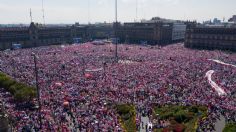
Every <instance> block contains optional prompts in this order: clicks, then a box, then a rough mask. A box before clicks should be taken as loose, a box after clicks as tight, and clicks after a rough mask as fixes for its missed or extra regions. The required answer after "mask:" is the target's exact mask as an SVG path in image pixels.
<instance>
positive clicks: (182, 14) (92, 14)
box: [0, 0, 236, 24]
mask: <svg viewBox="0 0 236 132" xmlns="http://www.w3.org/2000/svg"><path fill="white" fill-rule="evenodd" d="M137 1H138V10H137V18H138V20H141V19H146V20H148V19H151V18H152V17H156V16H159V17H162V18H168V19H177V20H197V21H198V22H202V21H207V20H210V19H212V20H213V18H218V19H220V20H223V18H225V21H228V19H229V18H230V17H232V15H234V14H236V8H235V5H236V1H235V0H226V1H223V0H137ZM41 2H42V0H20V1H19V0H0V24H19V23H24V24H29V23H30V9H31V10H32V16H33V21H34V22H37V23H43V15H42V3H41ZM114 3H115V0H68V1H65V0H44V8H45V22H46V24H59V23H64V24H67V23H68V24H72V23H75V22H79V23H82V24H85V23H88V22H90V23H95V22H105V21H106V22H108V23H109V22H113V21H114V20H115V4H114ZM118 20H119V21H121V22H131V21H135V20H136V0H118Z"/></svg>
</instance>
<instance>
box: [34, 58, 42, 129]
mask: <svg viewBox="0 0 236 132" xmlns="http://www.w3.org/2000/svg"><path fill="white" fill-rule="evenodd" d="M32 56H33V57H34V72H35V81H36V88H37V98H38V105H39V106H38V112H39V121H40V129H41V128H42V116H41V102H40V90H39V84H38V67H37V56H36V54H35V53H32Z"/></svg>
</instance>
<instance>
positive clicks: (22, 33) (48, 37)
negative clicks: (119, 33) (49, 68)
mask: <svg viewBox="0 0 236 132" xmlns="http://www.w3.org/2000/svg"><path fill="white" fill-rule="evenodd" d="M113 34H114V31H113V26H111V25H109V24H107V25H103V26H100V25H79V24H74V25H72V26H50V27H45V26H40V25H38V24H34V23H31V24H30V26H29V27H14V28H13V27H7V28H0V50H5V49H11V48H12V45H13V44H21V45H22V47H23V48H31V47H38V46H48V45H54V44H55V45H56V44H70V43H73V39H74V38H82V39H83V41H89V40H91V39H92V40H93V39H102V38H109V37H110V36H113Z"/></svg>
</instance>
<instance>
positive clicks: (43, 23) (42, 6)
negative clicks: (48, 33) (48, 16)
mask: <svg viewBox="0 0 236 132" xmlns="http://www.w3.org/2000/svg"><path fill="white" fill-rule="evenodd" d="M42 13H43V24H44V25H45V15H44V1H43V0H42Z"/></svg>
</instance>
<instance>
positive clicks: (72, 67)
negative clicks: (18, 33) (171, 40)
mask: <svg viewBox="0 0 236 132" xmlns="http://www.w3.org/2000/svg"><path fill="white" fill-rule="evenodd" d="M114 51H115V46H114V45H111V44H107V45H99V46H95V45H93V44H91V43H85V44H81V45H71V46H50V47H39V48H32V49H21V50H15V51H3V52H0V70H1V71H2V72H4V73H6V74H8V75H10V76H11V77H13V78H15V79H16V80H17V81H20V82H25V83H27V84H29V85H35V84H36V82H35V73H34V61H33V57H32V52H34V53H35V54H36V55H37V56H38V58H37V67H38V76H39V88H40V101H41V112H40V113H41V116H42V128H40V120H39V112H38V110H37V109H36V110H31V109H28V108H24V107H23V108H20V109H19V108H18V107H17V103H16V101H14V99H13V98H12V96H11V95H10V94H9V93H8V92H6V91H4V90H3V89H1V90H0V99H1V100H3V102H5V107H6V111H7V113H9V115H11V116H12V118H13V119H14V121H15V123H14V128H15V130H18V131H21V130H31V131H38V130H39V129H41V130H42V131H50V130H51V131H57V130H62V131H65V132H67V131H77V130H79V131H82V132H84V131H109V132H110V131H117V132H118V131H122V127H121V126H120V123H119V120H118V115H117V113H116V112H115V110H114V109H112V106H113V105H115V104H118V103H134V104H135V105H136V106H142V107H144V108H145V107H150V106H151V105H153V104H158V105H164V104H183V105H191V104H201V105H207V106H208V108H209V115H211V114H213V113H215V112H216V110H212V109H213V108H217V111H218V110H220V112H221V113H222V114H223V115H224V116H225V117H226V118H227V119H228V120H232V121H235V120H236V117H235V115H236V89H235V88H236V68H235V67H232V66H231V65H222V64H219V63H216V62H215V61H212V60H209V59H214V60H221V61H223V62H225V63H230V64H235V63H236V54H230V53H225V52H221V51H205V50H192V49H186V48H184V46H183V44H174V45H169V46H166V47H159V46H138V45H119V46H118V55H119V61H118V63H116V60H114V59H113V58H114ZM209 70H214V71H215V73H214V74H213V75H212V80H213V81H214V82H216V83H217V84H218V85H219V86H220V87H222V88H223V89H224V91H225V92H226V93H227V94H226V95H223V96H219V94H218V93H217V92H216V91H214V89H213V88H212V87H211V85H210V84H209V82H208V79H207V78H206V76H205V74H206V73H207V71H209ZM230 115H233V116H230ZM209 117H211V116H209ZM213 117H214V116H213ZM209 119H212V118H209ZM164 124H165V123H164ZM201 124H204V123H201ZM201 126H202V127H204V125H201Z"/></svg>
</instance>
